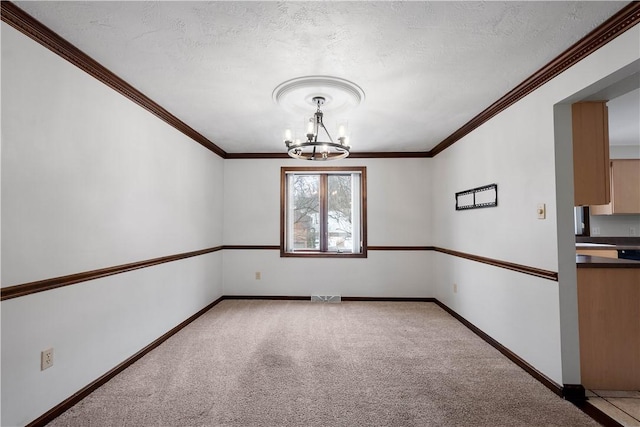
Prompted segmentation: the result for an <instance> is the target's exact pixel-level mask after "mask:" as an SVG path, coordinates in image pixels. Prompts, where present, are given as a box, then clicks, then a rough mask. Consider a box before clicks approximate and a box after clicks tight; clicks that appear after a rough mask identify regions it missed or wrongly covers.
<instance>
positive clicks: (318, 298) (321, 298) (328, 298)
mask: <svg viewBox="0 0 640 427" xmlns="http://www.w3.org/2000/svg"><path fill="white" fill-rule="evenodd" d="M311 302H335V303H337V302H342V297H341V296H340V295H311Z"/></svg>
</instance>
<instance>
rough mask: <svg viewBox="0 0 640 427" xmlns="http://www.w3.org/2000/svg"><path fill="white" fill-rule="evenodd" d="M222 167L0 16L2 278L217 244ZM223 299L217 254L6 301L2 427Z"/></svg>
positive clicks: (30, 415)
mask: <svg viewBox="0 0 640 427" xmlns="http://www.w3.org/2000/svg"><path fill="white" fill-rule="evenodd" d="M223 169H224V165H223V160H222V159H220V158H219V157H218V156H216V155H215V154H213V153H211V152H210V151H208V150H206V149H205V148H203V147H202V146H200V145H198V144H197V143H195V142H194V141H192V140H191V139H189V138H188V137H186V136H184V135H183V134H181V133H180V132H178V131H177V130H175V129H174V128H172V127H170V126H169V125H167V124H166V123H164V122H162V121H161V120H159V119H158V118H156V117H155V116H153V115H152V114H150V113H149V112H147V111H146V110H144V109H142V108H141V107H139V106H137V105H135V104H134V103H132V102H131V101H129V100H128V99H126V98H125V97H123V96H121V95H119V94H118V93H116V92H115V91H113V90H112V89H110V88H109V87H107V86H105V85H103V84H102V83H100V82H99V81H97V80H95V79H94V78H93V77H91V76H89V75H87V74H85V73H84V72H82V71H81V70H79V69H78V68H76V67H75V66H73V65H71V64H70V63H68V62H66V61H64V60H63V59H61V58H60V57H58V56H57V55H55V54H53V53H52V52H50V51H49V50H47V49H45V48H44V47H42V46H40V45H39V44H37V43H35V42H33V41H32V40H30V39H28V38H27V37H25V36H24V35H22V34H20V33H18V32H17V31H15V30H14V29H13V28H11V27H9V26H8V25H6V24H4V23H2V165H1V173H2V176H1V178H2V182H1V185H2V217H1V222H2V236H1V238H2V286H3V287H6V286H12V285H17V284H22V283H26V282H31V281H35V280H41V279H47V278H52V277H57V276H62V275H67V274H73V273H79V272H83V271H88V270H93V269H98V268H103V267H109V266H114V265H119V264H125V263H130V262H136V261H142V260H145V259H150V258H155V257H161V256H166V255H173V254H178V253H182V252H189V251H194V250H199V249H205V248H209V247H213V246H218V245H221V244H222V214H223V211H222V193H223V190H222V188H223V178H224V175H223ZM220 295H222V253H221V252H215V253H210V254H207V255H203V256H200V257H194V258H188V259H184V260H181V261H176V262H171V263H167V264H162V265H158V266H155V267H149V268H145V269H142V270H136V271H132V272H128V273H123V274H118V275H114V276H110V277H108V278H103V279H98V280H93V281H89V282H83V283H80V284H76V285H73V286H68V287H65V288H60V289H56V290H53V291H48V292H42V293H38V294H33V295H30V296H27V297H21V298H16V299H10V300H5V301H3V302H2V304H1V310H2V420H1V423H2V425H22V424H26V423H28V422H30V421H32V420H33V419H34V418H36V417H38V416H40V415H41V414H43V413H44V412H46V411H47V410H49V409H50V408H51V407H53V406H54V405H56V404H58V403H60V402H61V401H62V400H64V399H66V398H68V397H69V396H70V395H72V394H73V393H74V392H76V391H78V390H79V389H81V388H82V387H84V386H86V385H87V384H88V383H90V382H91V381H93V380H95V379H96V378H98V377H99V376H100V375H102V374H104V373H105V372H106V371H108V370H110V369H112V368H113V367H114V366H116V365H117V364H118V363H120V362H122V361H123V360H125V359H126V358H128V357H130V356H131V355H132V354H134V353H135V352H137V351H138V350H140V349H141V348H143V347H144V346H146V345H148V344H149V343H150V342H152V341H153V340H155V339H156V338H158V337H159V336H161V335H162V334H164V333H165V332H167V331H168V330H169V329H171V328H173V327H174V326H176V325H177V324H179V323H180V322H182V321H183V320H185V319H186V318H188V317H189V316H191V315H192V314H194V313H196V312H197V311H198V310H200V309H201V308H203V307H205V306H206V305H207V304H209V303H211V302H212V301H214V300H215V299H216V298H218V297H219V296H220ZM48 347H53V348H54V366H53V367H52V368H50V369H48V370H46V371H42V372H41V371H40V366H39V364H40V351H41V350H44V349H46V348H48Z"/></svg>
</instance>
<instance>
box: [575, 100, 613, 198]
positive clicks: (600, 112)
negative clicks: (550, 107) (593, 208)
mask: <svg viewBox="0 0 640 427" xmlns="http://www.w3.org/2000/svg"><path fill="white" fill-rule="evenodd" d="M571 116H572V129H573V183H574V206H587V205H605V204H607V203H609V202H610V201H611V195H610V188H611V185H610V181H609V180H610V173H609V124H608V121H609V117H608V112H607V104H606V101H593V102H577V103H575V104H573V105H572V106H571Z"/></svg>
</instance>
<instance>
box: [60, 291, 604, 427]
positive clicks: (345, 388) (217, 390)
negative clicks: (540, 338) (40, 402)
mask: <svg viewBox="0 0 640 427" xmlns="http://www.w3.org/2000/svg"><path fill="white" fill-rule="evenodd" d="M49 425H51V426H595V425H597V423H595V422H594V421H593V420H592V419H591V418H589V417H588V416H586V415H585V414H583V413H582V412H581V411H580V410H579V409H577V408H576V407H574V406H573V405H572V404H571V403H569V402H567V401H565V400H563V399H561V398H560V397H558V396H556V395H555V394H553V393H552V392H551V391H549V390H548V389H547V388H545V387H544V386H543V385H542V384H540V383H539V382H537V381H536V380H535V379H533V378H532V377H531V376H530V375H529V374H527V373H525V372H524V371H523V370H522V369H520V368H519V367H518V366H516V365H514V364H513V363H512V362H511V361H509V360H508V359H507V358H505V357H504V356H503V355H501V354H500V353H499V352H498V351H497V350H495V349H494V348H493V347H491V346H490V345H488V344H487V343H485V342H484V341H482V340H481V339H480V338H478V337H477V336H476V335H474V334H473V333H472V332H471V331H470V330H468V329H467V328H466V327H465V326H463V325H462V324H461V323H459V322H458V321H457V320H455V319H454V318H453V317H451V316H450V315H449V314H447V313H446V312H445V311H444V310H442V309H441V308H440V307H438V306H437V305H435V304H433V303H420V302H343V303H341V304H325V303H311V302H306V301H256V300H252V301H242V300H225V301H223V302H221V303H220V304H218V305H217V306H215V307H214V308H213V309H212V310H210V311H209V312H207V313H206V314H204V315H203V316H202V317H200V318H198V319H197V320H196V321H194V322H193V323H192V324H190V325H189V326H187V327H186V328H185V329H183V330H182V331H181V332H179V333H178V334H176V335H174V336H173V337H172V338H170V339H169V340H167V341H166V342H165V343H163V344H162V345H161V346H159V347H158V348H157V349H155V350H153V351H152V352H150V353H149V354H148V355H146V356H145V357H143V358H142V359H140V360H139V361H138V362H136V363H135V364H133V365H132V366H130V367H129V368H127V369H126V370H125V371H123V372H122V373H121V374H120V375H118V376H117V377H115V378H114V379H112V380H111V381H110V382H108V383H107V384H105V385H104V386H103V387H101V388H100V389H98V390H96V391H95V392H94V393H92V394H91V395H90V396H88V397H87V398H85V399H84V400H83V401H82V402H80V403H79V404H77V405H76V406H75V407H73V408H71V409H70V410H68V411H67V412H66V413H64V414H63V415H61V416H60V417H59V418H57V419H56V420H54V421H53V422H52V423H50V424H49Z"/></svg>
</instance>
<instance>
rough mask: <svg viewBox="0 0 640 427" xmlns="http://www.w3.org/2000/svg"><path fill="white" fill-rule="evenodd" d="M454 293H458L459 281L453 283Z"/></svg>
mask: <svg viewBox="0 0 640 427" xmlns="http://www.w3.org/2000/svg"><path fill="white" fill-rule="evenodd" d="M453 293H454V294H457V293H458V284H457V283H454V284H453Z"/></svg>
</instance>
